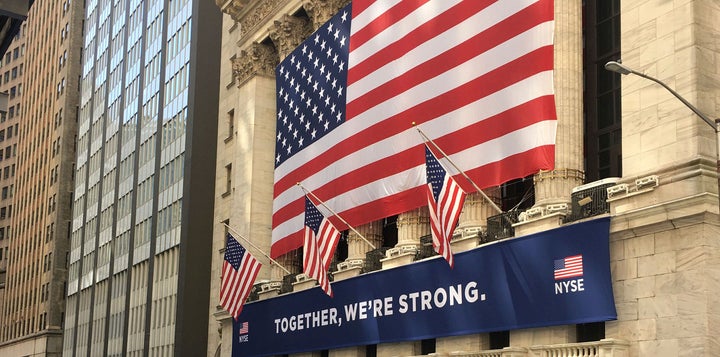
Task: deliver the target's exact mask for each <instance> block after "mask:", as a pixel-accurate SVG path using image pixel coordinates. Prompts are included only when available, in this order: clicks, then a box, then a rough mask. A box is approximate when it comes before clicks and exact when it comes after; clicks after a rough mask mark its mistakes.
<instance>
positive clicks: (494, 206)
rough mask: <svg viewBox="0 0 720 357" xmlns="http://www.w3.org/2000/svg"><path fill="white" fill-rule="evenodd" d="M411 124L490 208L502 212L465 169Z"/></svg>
mask: <svg viewBox="0 0 720 357" xmlns="http://www.w3.org/2000/svg"><path fill="white" fill-rule="evenodd" d="M412 125H413V126H414V127H415V129H417V131H418V132H419V133H420V135H422V137H423V138H424V139H425V141H426V142H430V143H431V144H433V146H434V147H435V149H437V150H438V151H439V152H440V153H441V154H442V155H443V157H444V158H446V159H447V161H448V162H449V163H450V164H451V165H452V166H453V167H454V168H455V170H457V172H459V173H460V174H461V175H463V177H464V178H465V179H466V180H468V182H470V184H472V185H473V187H474V188H475V189H476V190H477V191H478V192H480V194H481V195H482V196H483V198H485V199H486V200H487V201H488V202H490V205H491V206H492V208H494V209H495V210H496V211H497V212H498V213H503V210H502V209H500V207H498V206H497V205H496V204H495V202H493V200H491V199H490V197H488V196H487V195H486V194H485V192H483V190H481V189H480V187H478V185H477V184H475V181H473V180H471V179H470V177H468V175H467V174H466V173H465V171H463V170H460V168H459V167H458V166H457V165H455V163H454V162H453V161H452V160H451V159H450V157H449V156H447V154H446V153H445V152H444V151H443V149H441V148H440V147H439V146H438V145H437V144H435V142H434V141H433V140H432V139H430V138H429V137H428V136H427V135H425V133H424V132H423V131H422V129H420V127H419V126H417V125H415V122H412Z"/></svg>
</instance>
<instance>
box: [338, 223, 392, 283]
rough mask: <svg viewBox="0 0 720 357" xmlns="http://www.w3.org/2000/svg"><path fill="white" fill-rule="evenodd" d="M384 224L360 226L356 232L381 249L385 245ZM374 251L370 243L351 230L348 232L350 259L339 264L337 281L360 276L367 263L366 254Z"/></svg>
mask: <svg viewBox="0 0 720 357" xmlns="http://www.w3.org/2000/svg"><path fill="white" fill-rule="evenodd" d="M382 224H383V222H382V221H375V222H371V223H368V224H364V225H362V226H359V227H357V228H355V230H357V231H358V232H359V233H360V234H362V236H363V237H365V239H367V240H368V241H369V242H370V243H372V244H373V245H374V246H375V248H380V247H382V245H383V234H382V233H383V225H382ZM372 249H373V247H371V246H370V244H368V242H366V241H365V240H363V239H362V238H360V236H359V235H358V234H357V233H355V232H354V231H352V230H350V231H349V232H348V257H347V259H346V260H345V261H344V262H341V263H339V264H338V266H337V271H335V272H334V273H333V277H334V278H335V281H338V280H343V279H347V278H352V277H354V276H358V275H360V272H361V271H362V268H363V266H364V263H365V253H367V252H369V251H370V250H372Z"/></svg>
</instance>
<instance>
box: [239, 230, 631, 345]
mask: <svg viewBox="0 0 720 357" xmlns="http://www.w3.org/2000/svg"><path fill="white" fill-rule="evenodd" d="M609 226H610V219H609V218H601V219H596V220H592V221H588V222H583V223H577V224H572V225H567V226H563V227H560V228H557V229H553V230H549V231H544V232H540V233H536V234H532V235H528V236H525V237H518V238H512V239H507V240H503V241H499V242H496V243H493V244H487V245H483V246H482V247H479V248H476V249H473V250H470V251H466V252H462V253H458V254H456V255H455V268H454V269H450V267H449V266H448V264H447V262H445V260H443V259H442V258H441V257H437V258H434V259H428V260H424V261H420V262H417V263H414V264H410V265H406V266H402V267H398V268H394V269H387V270H380V271H376V272H372V273H368V274H364V275H360V276H358V277H355V278H351V279H347V280H343V281H338V282H334V283H332V287H333V291H334V293H335V296H334V298H330V297H329V296H327V295H325V293H324V292H323V291H322V290H321V289H320V288H317V287H315V288H313V289H310V290H305V291H301V292H296V293H290V294H286V295H281V296H278V297H276V298H272V299H268V300H263V301H257V302H252V303H249V304H247V305H245V308H244V309H243V311H242V313H241V314H240V316H239V318H238V320H237V321H235V322H234V323H233V346H232V350H233V356H234V357H239V356H266V355H274V354H285V353H296V352H303V351H316V350H325V349H333V348H340V347H347V346H360V345H369V344H377V343H387V342H394V341H409V340H420V339H427V338H436V337H442V336H453V335H465V334H472V333H480V332H490V331H504V330H514V329H521V328H530V327H541V326H552V325H565V324H578V323H586V322H597V321H608V320H614V319H616V318H617V313H616V311H615V303H614V299H613V293H612V283H611V279H610V253H609Z"/></svg>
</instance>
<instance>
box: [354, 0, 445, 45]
mask: <svg viewBox="0 0 720 357" xmlns="http://www.w3.org/2000/svg"><path fill="white" fill-rule="evenodd" d="M453 1H457V0H453ZM453 1H447V3H448V4H449V3H452V2H453ZM426 2H428V0H421V1H399V2H395V3H391V2H388V3H386V4H383V3H384V1H377V2H375V5H381V4H382V5H383V6H376V7H373V8H372V10H373V11H372V12H366V13H365V18H366V19H367V22H366V23H362V20H358V17H356V18H355V19H353V26H356V27H358V28H361V30H358V31H357V32H355V33H354V34H353V41H352V46H351V47H350V51H351V53H352V52H354V51H356V50H357V48H360V47H362V45H364V44H365V43H366V42H368V41H370V40H372V39H373V38H374V37H376V34H378V33H381V32H383V31H384V30H386V29H387V28H388V27H390V26H392V25H393V24H394V23H395V22H396V19H403V18H406V17H407V16H408V15H409V14H411V13H412V12H413V11H415V10H417V9H418V8H419V7H421V6H422V5H423V4H425V3H426ZM356 10H360V11H363V10H364V9H353V11H356ZM359 17H361V16H359ZM398 35H401V33H396V36H398Z"/></svg>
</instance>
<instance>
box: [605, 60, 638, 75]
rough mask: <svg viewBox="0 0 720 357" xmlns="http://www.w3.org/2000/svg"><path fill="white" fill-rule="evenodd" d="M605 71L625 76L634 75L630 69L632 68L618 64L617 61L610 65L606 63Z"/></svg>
mask: <svg viewBox="0 0 720 357" xmlns="http://www.w3.org/2000/svg"><path fill="white" fill-rule="evenodd" d="M605 69H606V70H608V71H610V72H615V73H620V74H624V75H628V74H630V73H633V70H632V69H630V68H628V67H626V66H624V65H623V64H622V63H620V62H616V61H610V62H608V63H605Z"/></svg>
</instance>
